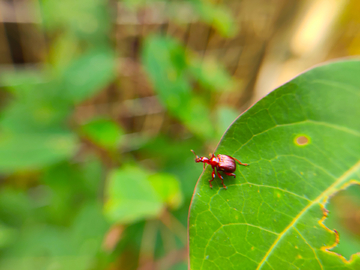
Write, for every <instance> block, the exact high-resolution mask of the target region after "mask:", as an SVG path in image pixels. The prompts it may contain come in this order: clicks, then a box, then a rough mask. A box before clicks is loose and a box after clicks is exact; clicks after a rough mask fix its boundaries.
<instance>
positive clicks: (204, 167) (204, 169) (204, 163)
mask: <svg viewBox="0 0 360 270" xmlns="http://www.w3.org/2000/svg"><path fill="white" fill-rule="evenodd" d="M203 164H204V170H205V162H204V163H203Z"/></svg>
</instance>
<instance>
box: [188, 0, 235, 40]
mask: <svg viewBox="0 0 360 270" xmlns="http://www.w3.org/2000/svg"><path fill="white" fill-rule="evenodd" d="M193 5H194V8H195V10H196V11H197V13H198V14H199V15H200V17H201V19H202V20H204V21H205V22H207V23H208V24H212V25H213V27H214V28H215V29H216V30H217V31H219V33H220V34H222V35H223V36H226V37H230V36H232V35H234V34H235V33H236V30H237V29H236V25H237V24H236V23H235V22H234V19H233V17H232V15H231V13H230V11H229V10H228V9H227V8H226V7H225V6H223V5H219V4H217V5H215V4H213V3H211V2H208V1H201V0H195V1H193Z"/></svg>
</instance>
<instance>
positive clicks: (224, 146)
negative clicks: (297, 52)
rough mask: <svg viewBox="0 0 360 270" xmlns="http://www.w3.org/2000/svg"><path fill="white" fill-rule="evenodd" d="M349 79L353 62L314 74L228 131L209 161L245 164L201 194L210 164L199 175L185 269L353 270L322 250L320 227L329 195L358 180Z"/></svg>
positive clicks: (358, 145)
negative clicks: (234, 160)
mask: <svg viewBox="0 0 360 270" xmlns="http://www.w3.org/2000/svg"><path fill="white" fill-rule="evenodd" d="M358 74H360V62H359V61H357V60H352V61H342V62H336V63H331V64H328V65H324V66H320V67H316V68H314V69H312V70H309V71H308V72H306V73H304V74H302V75H300V76H298V77H297V78H295V79H293V80H292V81H290V82H288V83H286V84H285V85H283V86H281V87H280V88H278V89H276V90H275V91H273V92H272V93H270V94H269V95H268V96H266V97H265V98H263V99H262V100H260V101H259V102H258V103H256V104H255V105H254V106H253V107H252V108H250V109H249V110H248V111H246V112H245V113H244V114H242V115H241V116H240V117H239V118H238V119H237V120H236V121H235V122H234V123H233V124H232V125H231V127H230V128H229V129H228V131H227V132H226V133H225V135H224V136H223V138H222V140H221V142H220V144H219V146H218V148H217V149H216V151H215V154H225V155H230V156H233V157H235V158H237V159H239V160H241V161H242V162H245V163H249V164H250V166H248V167H243V166H239V165H238V166H237V168H236V171H235V173H236V176H237V177H236V179H234V178H232V177H229V176H224V182H225V184H226V185H227V187H228V189H227V190H225V189H224V188H223V187H222V186H221V182H220V180H219V179H218V178H216V179H215V181H214V182H213V183H214V184H213V185H214V188H213V189H211V188H210V187H209V183H208V180H209V179H210V178H211V168H210V167H209V166H208V167H207V168H206V169H205V171H204V172H203V174H202V176H201V177H200V179H199V181H198V183H197V186H196V189H195V192H194V196H193V201H192V204H191V209H190V215H189V245H190V269H192V270H198V269H207V270H208V269H263V270H264V269H360V259H359V254H356V255H353V256H352V258H351V261H349V262H347V261H345V259H344V258H343V257H341V256H340V255H338V254H336V253H334V252H331V248H332V247H333V246H335V245H336V241H337V234H336V233H335V232H333V231H332V230H330V229H328V228H326V227H325V226H324V225H323V223H322V222H323V221H324V219H325V212H324V205H325V203H326V201H327V199H328V197H329V196H330V195H332V194H333V193H334V192H336V191H337V190H339V189H341V188H344V187H345V186H346V185H349V184H350V183H354V181H359V180H360V161H359V160H360V121H359V117H360V105H359V104H360V80H359V76H358ZM199 166H201V165H199ZM331 229H334V228H331ZM340 238H341V236H340Z"/></svg>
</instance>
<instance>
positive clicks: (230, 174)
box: [224, 172, 236, 178]
mask: <svg viewBox="0 0 360 270" xmlns="http://www.w3.org/2000/svg"><path fill="white" fill-rule="evenodd" d="M224 173H225V174H226V175H228V176H234V178H235V177H236V175H235V173H231V172H224Z"/></svg>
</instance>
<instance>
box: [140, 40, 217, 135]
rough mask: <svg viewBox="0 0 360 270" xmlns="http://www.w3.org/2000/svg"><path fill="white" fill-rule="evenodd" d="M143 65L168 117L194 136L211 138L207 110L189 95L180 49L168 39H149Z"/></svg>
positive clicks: (198, 98) (183, 59)
mask: <svg viewBox="0 0 360 270" xmlns="http://www.w3.org/2000/svg"><path fill="white" fill-rule="evenodd" d="M143 63H144V65H145V68H146V70H147V72H148V73H149V76H150V79H151V80H152V82H153V84H154V88H155V91H156V92H157V94H158V96H159V99H160V100H161V102H162V103H163V104H164V105H165V106H166V107H167V109H168V110H169V111H170V113H171V114H173V115H174V116H176V117H177V118H179V119H180V120H181V121H182V122H183V123H184V124H185V125H186V126H187V127H188V128H189V129H190V130H191V131H192V132H194V133H195V134H197V135H199V136H201V137H205V138H212V137H213V135H214V132H215V131H214V128H213V125H212V123H211V121H210V118H209V114H210V109H209V107H208V105H207V104H206V103H205V102H204V100H202V99H201V98H200V97H197V96H195V95H194V93H192V89H191V85H190V77H189V76H188V68H189V66H188V61H187V56H186V54H185V50H184V48H183V47H182V46H181V45H180V44H179V43H178V42H176V41H175V40H173V39H171V38H165V37H160V36H151V37H149V38H148V39H147V40H146V42H145V45H144V49H143Z"/></svg>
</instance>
